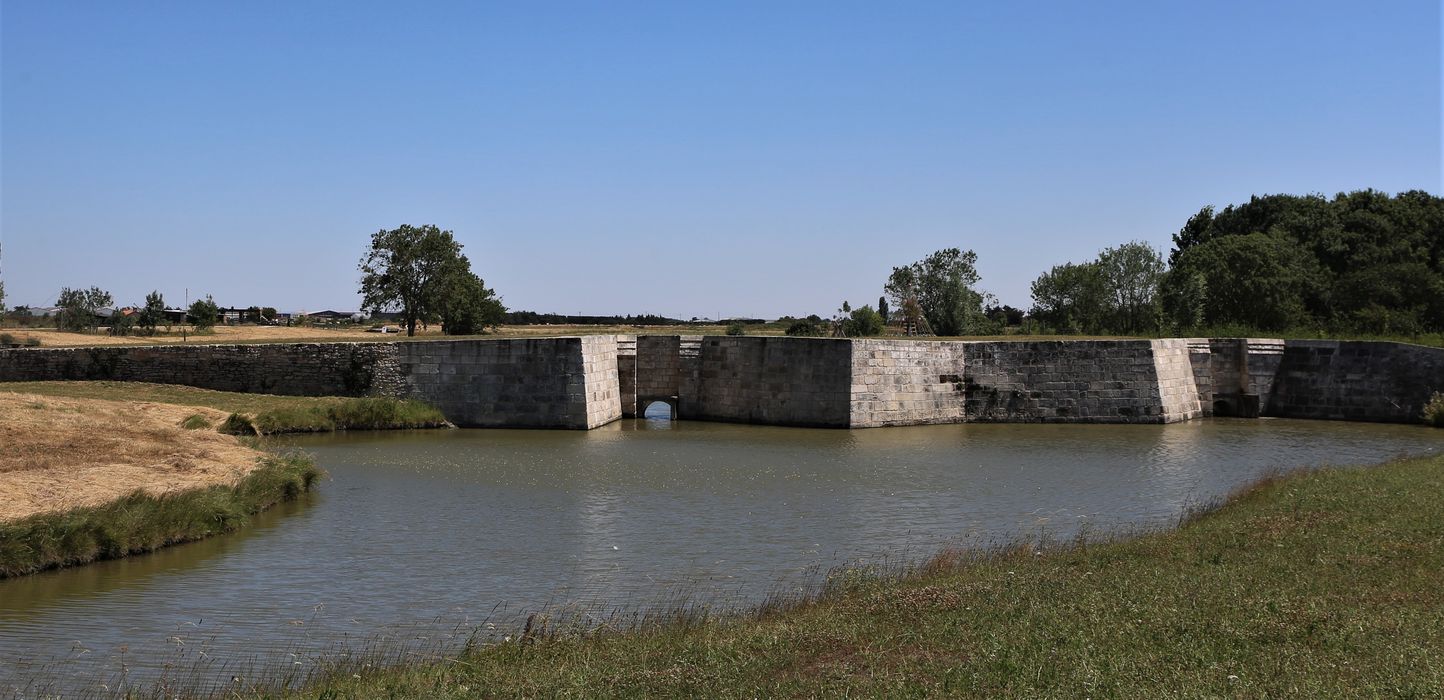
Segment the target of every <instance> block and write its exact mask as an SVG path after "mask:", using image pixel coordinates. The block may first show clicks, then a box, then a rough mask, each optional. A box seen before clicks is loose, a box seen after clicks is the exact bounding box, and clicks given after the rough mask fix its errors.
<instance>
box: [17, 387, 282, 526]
mask: <svg viewBox="0 0 1444 700" xmlns="http://www.w3.org/2000/svg"><path fill="white" fill-rule="evenodd" d="M197 414H199V415H201V416H203V417H204V422H205V423H207V424H208V425H210V426H214V425H216V424H218V423H220V422H221V421H223V420H225V418H226V415H227V414H226V413H225V412H223V411H218V410H215V409H211V408H202V407H194V406H174V405H168V404H159V403H142V402H134V401H102V400H97V399H77V398H57V397H52V396H40V395H36V394H12V393H3V392H0V521H5V520H14V519H18V518H23V517H26V516H29V515H35V514H37V513H46V512H56V511H65V510H71V509H74V508H79V507H84V506H98V505H102V504H105V503H108V502H110V501H114V500H116V499H118V498H120V497H122V496H125V495H126V494H129V493H131V492H133V491H135V490H137V489H140V490H144V491H145V492H146V493H149V494H153V495H160V494H166V493H174V492H178V491H186V490H191V489H196V488H203V487H207V486H214V485H217V484H233V483H235V482H236V481H237V480H238V479H240V478H241V477H242V476H245V475H246V474H247V473H250V472H251V471H252V470H254V469H255V468H256V467H257V465H258V460H259V459H260V458H261V457H262V456H263V455H264V453H262V452H260V451H258V450H255V449H252V448H250V447H247V446H245V445H244V444H242V442H241V441H240V440H239V439H238V438H235V437H233V436H230V435H222V434H220V433H218V432H216V431H215V430H214V429H212V428H208V427H202V428H199V429H194V430H186V429H184V428H182V427H181V424H182V423H183V422H185V421H186V420H187V419H188V418H191V417H192V416H195V415H197ZM192 420H193V421H194V422H200V419H192Z"/></svg>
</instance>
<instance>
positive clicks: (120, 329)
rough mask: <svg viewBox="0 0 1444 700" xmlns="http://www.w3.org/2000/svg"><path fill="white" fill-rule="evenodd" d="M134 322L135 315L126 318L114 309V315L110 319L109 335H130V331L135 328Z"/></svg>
mask: <svg viewBox="0 0 1444 700" xmlns="http://www.w3.org/2000/svg"><path fill="white" fill-rule="evenodd" d="M135 321H136V318H135V314H130V315H129V316H127V315H126V314H123V313H121V312H120V310H119V309H116V311H115V313H114V314H112V315H111V317H110V334H111V335H121V336H124V335H130V330H131V329H132V328H134V327H135Z"/></svg>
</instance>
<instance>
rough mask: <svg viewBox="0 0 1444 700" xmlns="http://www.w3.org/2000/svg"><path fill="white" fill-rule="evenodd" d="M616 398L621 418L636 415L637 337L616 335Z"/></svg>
mask: <svg viewBox="0 0 1444 700" xmlns="http://www.w3.org/2000/svg"><path fill="white" fill-rule="evenodd" d="M617 395H618V396H617V398H618V403H620V404H621V407H622V417H623V418H633V417H635V416H636V415H637V338H636V337H635V336H629V335H619V336H617Z"/></svg>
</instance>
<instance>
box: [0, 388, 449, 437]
mask: <svg viewBox="0 0 1444 700" xmlns="http://www.w3.org/2000/svg"><path fill="white" fill-rule="evenodd" d="M0 391H11V392H18V393H25V394H41V395H44V396H60V397H66V398H80V399H108V400H111V401H150V402H154V403H169V404H177V405H181V406H205V407H208V408H215V409H219V410H222V411H228V412H230V413H231V414H233V415H231V417H230V418H228V419H227V420H226V421H225V422H224V423H223V424H222V426H221V427H220V430H221V431H222V432H229V433H237V434H248V435H250V434H257V433H260V434H271V433H287V432H327V431H331V430H388V429H407V428H437V427H443V426H446V425H448V424H447V422H446V417H445V416H443V415H441V412H440V411H438V410H436V409H435V408H432V407H431V406H428V405H426V404H424V403H421V402H419V401H412V400H407V399H391V398H346V397H341V396H322V397H312V396H275V395H272V394H242V393H236V392H230V391H212V390H210V389H196V388H194V387H188V386H179V385H174V384H146V383H142V382H8V383H4V384H0Z"/></svg>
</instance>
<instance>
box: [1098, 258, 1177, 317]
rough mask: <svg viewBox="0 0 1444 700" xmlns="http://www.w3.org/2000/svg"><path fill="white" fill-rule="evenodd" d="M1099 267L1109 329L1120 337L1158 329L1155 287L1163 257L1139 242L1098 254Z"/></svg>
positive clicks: (1158, 312) (1162, 269)
mask: <svg viewBox="0 0 1444 700" xmlns="http://www.w3.org/2000/svg"><path fill="white" fill-rule="evenodd" d="M1098 267H1099V269H1100V271H1101V272H1102V273H1103V277H1104V279H1106V280H1107V283H1108V293H1109V297H1110V299H1109V304H1108V305H1109V307H1110V308H1109V313H1110V315H1111V316H1112V322H1111V324H1110V325H1111V326H1112V327H1113V329H1114V330H1116V331H1121V332H1123V333H1142V332H1147V331H1152V330H1155V329H1157V328H1158V321H1159V316H1160V310H1159V304H1158V285H1159V283H1160V282H1161V281H1162V279H1163V272H1164V266H1163V257H1162V256H1161V255H1159V253H1158V251H1156V250H1154V249H1153V246H1150V245H1148V244H1147V243H1144V242H1142V241H1133V242H1130V243H1124V244H1123V245H1120V246H1118V247H1117V248H1106V249H1104V251H1103V252H1102V253H1099V254H1098Z"/></svg>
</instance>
